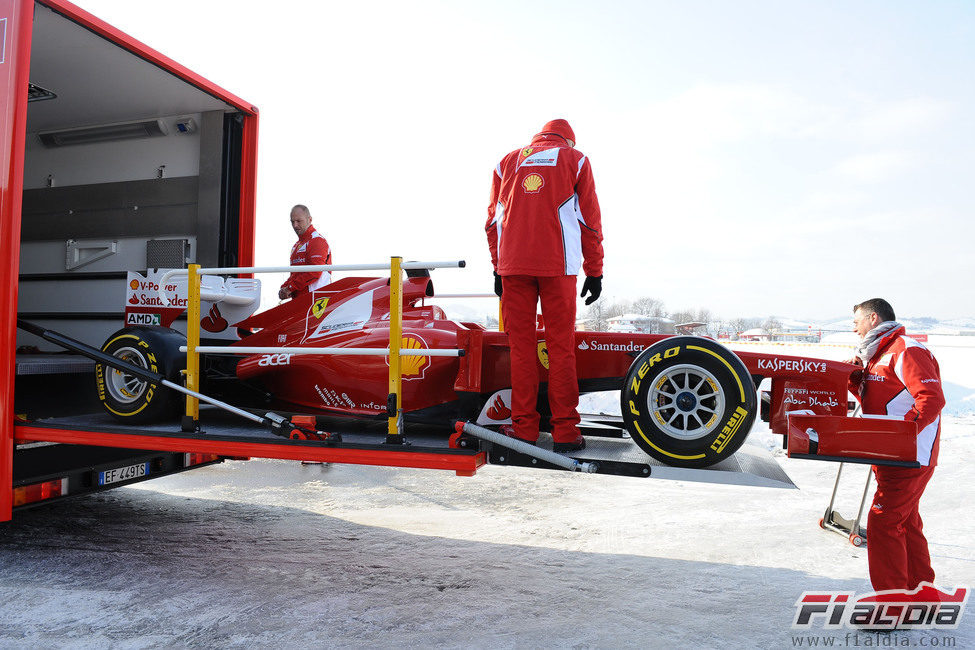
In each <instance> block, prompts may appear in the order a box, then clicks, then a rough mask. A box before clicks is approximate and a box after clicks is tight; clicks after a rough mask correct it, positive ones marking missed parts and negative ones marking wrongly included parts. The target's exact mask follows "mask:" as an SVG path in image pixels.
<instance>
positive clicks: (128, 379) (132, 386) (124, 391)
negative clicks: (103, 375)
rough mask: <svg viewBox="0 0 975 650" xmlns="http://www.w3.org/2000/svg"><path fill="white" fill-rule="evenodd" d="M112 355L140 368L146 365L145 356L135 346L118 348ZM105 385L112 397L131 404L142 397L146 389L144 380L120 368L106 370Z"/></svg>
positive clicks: (122, 402)
mask: <svg viewBox="0 0 975 650" xmlns="http://www.w3.org/2000/svg"><path fill="white" fill-rule="evenodd" d="M112 356H114V357H115V358H116V359H118V360H120V361H125V362H126V363H131V364H132V365H134V366H139V367H140V368H146V367H147V366H146V360H145V358H144V357H143V356H142V355H141V354H140V353H139V351H138V350H136V349H135V348H119V349H118V350H116V351H115V352H114V353H113V355H112ZM105 387H106V389H107V390H108V393H109V394H110V395H111V396H112V399H114V400H116V401H117V402H119V403H121V404H132V403H133V402H137V401H139V399H141V398H142V395H143V393H145V391H146V382H145V381H144V380H142V379H139V378H138V377H135V376H133V375H129V374H127V373H124V372H122V371H121V370H116V369H115V368H111V369H109V371H108V381H107V382H105Z"/></svg>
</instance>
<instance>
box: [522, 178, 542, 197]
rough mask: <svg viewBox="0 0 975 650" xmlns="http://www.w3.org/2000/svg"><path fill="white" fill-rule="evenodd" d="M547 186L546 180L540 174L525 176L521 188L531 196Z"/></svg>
mask: <svg viewBox="0 0 975 650" xmlns="http://www.w3.org/2000/svg"><path fill="white" fill-rule="evenodd" d="M543 185H545V179H544V178H542V177H541V176H539V175H538V174H529V175H528V176H525V180H523V181H522V182H521V186H522V187H524V188H525V191H526V192H528V193H529V194H534V193H535V192H537V191H539V190H540V189H542V186H543Z"/></svg>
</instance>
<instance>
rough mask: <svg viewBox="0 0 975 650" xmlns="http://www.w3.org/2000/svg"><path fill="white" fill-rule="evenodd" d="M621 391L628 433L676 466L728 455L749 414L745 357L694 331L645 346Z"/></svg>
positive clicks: (752, 402) (751, 396)
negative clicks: (742, 359)
mask: <svg viewBox="0 0 975 650" xmlns="http://www.w3.org/2000/svg"><path fill="white" fill-rule="evenodd" d="M620 393H621V394H620V398H621V407H622V411H623V419H624V421H625V423H626V429H627V431H629V432H630V436H632V438H633V441H634V442H636V444H637V445H639V447H640V448H641V449H643V450H644V451H645V452H647V453H648V454H650V455H651V456H653V457H654V458H656V459H657V460H659V461H662V462H664V463H667V464H668V465H674V466H677V467H707V466H709V465H713V464H715V463H717V462H719V461H721V460H724V459H725V458H728V457H729V456H731V455H732V454H734V453H735V452H736V451H737V450H738V448H739V447H741V445H742V443H743V442H744V441H745V438H746V437H747V436H748V432H749V431H750V430H751V428H752V422H754V420H755V413H756V402H757V400H756V396H755V385H754V383H753V382H752V378H751V376H750V375H749V373H748V369H747V368H746V367H745V364H743V363H742V362H741V359H739V358H738V357H737V356H735V354H734V353H733V352H731V351H730V350H728V349H727V348H725V347H724V346H722V345H720V344H718V343H715V342H714V341H712V340H710V339H705V338H701V337H697V336H675V337H673V338H669V339H665V340H663V341H660V342H658V343H656V344H654V345H652V346H650V347H649V348H647V349H646V350H644V351H643V352H642V353H641V354H640V356H638V357H637V358H636V360H635V361H634V362H633V364H632V365H631V366H630V370H629V372H628V373H627V375H626V379H625V383H624V385H623V389H622V390H621V391H620Z"/></svg>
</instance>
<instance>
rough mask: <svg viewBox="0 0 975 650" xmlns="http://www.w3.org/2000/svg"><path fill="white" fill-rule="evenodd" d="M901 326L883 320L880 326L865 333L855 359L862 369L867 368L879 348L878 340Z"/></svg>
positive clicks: (891, 321) (894, 322) (895, 322)
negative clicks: (861, 363) (861, 365)
mask: <svg viewBox="0 0 975 650" xmlns="http://www.w3.org/2000/svg"><path fill="white" fill-rule="evenodd" d="M900 326H901V324H900V323H898V322H897V321H895V320H885V321H884V322H883V323H881V324H880V325H877V326H876V327H875V328H873V329H872V330H870V331H869V332H867V335H866V336H864V337H863V340H862V341H860V344H859V345H858V346H857V352H856V355H857V357H859V358H860V361H862V362H863V367H864V368H866V367H867V362H869V361H870V359H872V358H873V355H874V354H876V353H877V348H878V347H880V338H881V337H882V336H883V335H884V334H886V333H887V332H889V331H890V330H892V329H895V328H897V327H900Z"/></svg>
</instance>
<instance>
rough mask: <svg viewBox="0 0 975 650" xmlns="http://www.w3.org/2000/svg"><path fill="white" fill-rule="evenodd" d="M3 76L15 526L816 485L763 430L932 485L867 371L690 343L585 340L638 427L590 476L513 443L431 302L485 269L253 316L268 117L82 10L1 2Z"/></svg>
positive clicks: (468, 341)
mask: <svg viewBox="0 0 975 650" xmlns="http://www.w3.org/2000/svg"><path fill="white" fill-rule="evenodd" d="M0 74H2V75H3V81H2V87H3V92H4V100H3V111H2V114H0V134H2V137H3V173H2V182H3V189H2V195H0V233H2V237H0V275H2V277H0V293H2V300H0V305H2V308H3V309H4V310H5V314H4V317H3V318H2V319H0V323H2V324H0V327H2V332H3V339H2V341H0V370H2V373H3V374H2V379H0V382H2V387H0V521H6V520H9V519H11V517H12V513H13V510H14V509H15V508H16V507H29V506H31V505H36V504H38V503H44V502H50V501H51V500H54V499H60V498H64V497H66V496H70V495H77V494H82V493H86V492H93V491H98V490H103V489H108V488H111V487H117V486H123V485H127V484H130V483H132V482H135V481H142V480H146V479H151V478H154V477H158V476H164V475H166V474H171V473H174V472H179V471H183V470H185V469H189V468H193V467H199V466H201V465H204V464H207V463H213V462H219V461H220V460H221V459H224V458H250V457H264V458H279V459H291V460H313V461H325V462H342V463H358V464H372V465H386V466H396V467H413V468H428V469H442V470H449V471H454V472H456V473H457V474H458V475H465V476H470V475H473V474H474V473H475V472H476V471H477V469H478V468H480V467H481V466H483V465H485V464H486V463H493V464H498V465H519V466H524V467H533V468H545V469H559V468H561V469H570V470H575V471H587V472H594V473H606V474H617V475H629V476H635V477H648V476H654V477H660V478H675V479H681V480H691V481H708V482H720V483H739V484H740V483H746V484H751V485H788V486H791V481H789V479H788V477H787V476H786V475H785V474H784V472H783V471H782V470H781V468H779V466H778V464H777V463H775V462H774V460H773V459H772V458H771V457H770V456H769V455H768V454H767V452H765V457H761V454H758V455H756V453H755V452H754V450H748V449H746V448H745V447H742V442H743V441H744V439H745V436H747V434H748V431H749V430H750V428H751V426H752V423H753V422H754V421H755V420H756V418H757V417H759V416H761V417H762V419H764V420H766V421H768V422H769V424H770V428H771V430H772V431H773V432H774V433H777V434H781V435H782V436H783V437H784V439H787V440H788V448H789V452H790V454H791V455H794V456H800V457H807V458H818V459H821V460H822V459H825V460H854V461H858V462H875V463H890V464H900V465H907V466H917V463H916V459H915V458H914V456H913V451H914V450H913V447H912V445H911V444H909V443H910V441H911V438H910V434H911V433H912V432H911V431H909V430H907V429H908V428H909V427H911V426H913V423H906V422H892V421H876V420H874V421H865V420H862V419H854V418H849V417H847V392H846V387H847V381H848V379H849V378H850V373H852V372H856V371H857V370H858V369H857V368H856V367H855V366H852V365H849V364H845V363H839V362H833V361H825V360H822V359H804V358H799V357H788V356H783V355H774V354H755V353H739V354H737V355H736V354H735V353H733V352H732V351H730V350H728V349H727V348H725V347H724V346H721V345H719V344H718V343H716V342H714V341H711V340H709V339H705V338H702V337H688V336H678V337H667V336H659V335H640V334H625V333H602V332H577V333H576V342H577V348H578V352H577V354H576V357H577V359H576V361H577V366H578V368H579V379H580V389H581V390H583V391H584V392H585V391H594V392H595V391H607V390H614V391H619V393H620V405H621V412H622V417H617V418H612V417H600V418H591V419H588V420H587V421H585V422H584V423H583V425H584V426H583V433H584V434H585V435H586V439H587V445H586V449H585V450H580V451H578V452H573V453H572V454H568V455H559V454H555V453H554V452H552V451H549V450H548V449H544V448H541V449H540V448H539V447H545V445H546V442H547V443H548V444H549V445H550V443H551V440H550V439H545V440H541V441H540V445H539V447H535V446H531V445H527V444H526V443H522V442H519V441H513V440H511V439H508V438H505V436H503V435H501V434H500V433H498V431H497V428H498V426H500V425H503V424H504V423H505V422H506V421H509V422H510V419H509V418H510V409H509V405H510V386H509V384H508V379H509V377H508V375H509V373H508V368H509V359H508V348H507V337H506V335H505V334H504V333H503V332H493V331H488V330H486V329H485V328H484V327H481V326H480V325H478V324H476V323H466V322H459V321H452V320H450V319H448V318H446V315H445V314H444V312H443V310H442V309H440V308H439V307H438V306H436V305H434V304H428V301H430V300H432V299H434V298H435V296H436V294H435V292H434V290H433V284H432V281H431V278H430V273H429V269H430V268H435V267H442V266H463V264H462V263H460V262H457V263H429V264H427V263H403V262H402V259H401V258H397V257H393V258H391V259H390V263H389V273H388V274H384V275H385V277H378V278H377V277H365V278H364V277H345V278H341V279H339V280H337V281H336V282H334V283H332V284H331V285H328V286H326V287H323V288H322V289H321V290H320V291H316V292H314V293H312V294H309V295H307V296H303V297H301V298H300V299H295V300H293V301H291V302H289V303H287V304H285V305H282V306H279V307H277V308H275V309H272V310H269V311H266V312H263V313H259V314H256V315H253V316H252V315H251V314H252V311H253V310H251V309H250V308H249V307H248V308H246V309H245V308H244V307H243V306H241V305H245V304H252V305H253V304H255V303H254V301H255V300H257V299H256V298H254V295H257V296H259V293H260V287H259V286H258V285H255V284H254V283H253V282H251V281H250V280H248V277H249V276H250V274H251V273H252V272H255V273H256V272H258V271H260V269H255V268H254V267H253V260H254V224H255V182H256V166H257V133H258V128H257V125H258V113H257V109H256V108H254V107H253V106H251V105H250V104H249V103H248V102H245V101H243V100H242V99H240V98H238V97H236V96H234V95H233V94H231V93H229V92H227V91H225V90H223V89H222V88H220V87H218V86H216V85H214V84H213V83H211V82H209V81H207V80H205V79H202V78H201V77H199V76H197V75H195V74H193V73H192V72H190V71H189V70H187V69H185V68H184V67H182V66H180V65H179V64H177V63H175V62H173V61H171V60H170V59H168V58H167V57H165V56H163V55H162V54H160V53H158V52H156V51H154V50H152V49H151V48H149V47H147V46H146V45H144V44H142V43H140V42H138V41H136V40H134V39H132V38H131V37H129V36H127V35H125V34H123V33H121V32H119V31H118V30H116V29H114V28H113V27H111V26H110V25H107V24H105V23H104V22H102V21H100V20H98V19H97V18H95V17H94V16H92V15H90V14H88V13H86V12H85V11H83V10H82V9H80V8H79V7H76V6H75V5H72V4H70V3H68V2H64V1H63V0H0ZM366 268H368V269H370V270H377V267H376V266H369V265H363V266H359V267H352V266H350V267H349V268H346V269H341V268H331V269H329V270H336V271H342V270H347V271H348V270H363V269H366ZM264 270H269V269H264ZM402 271H406V273H407V277H406V279H405V280H404V279H403V278H402V275H401V273H402ZM174 273H176V274H177V275H178V274H182V279H181V280H179V281H176V280H173V281H172V282H169V281H168V280H164V279H163V278H171V277H172V278H175V277H176V276H174V275H173V274H174ZM201 278H202V280H201ZM206 278H210V280H207V279H206ZM181 282H182V284H180V283H181ZM177 287H182V288H177ZM174 291H176V292H179V291H186V292H187V294H186V295H184V296H183V297H179V298H178V299H175V300H174V301H172V302H171V299H173V298H176V297H175V296H174V295H173V294H174ZM255 292H256V293H255ZM238 299H239V300H238ZM207 300H209V301H210V302H209V304H210V307H209V308H208V309H206V310H204V311H201V304H208V303H206V301H207ZM235 300H236V303H235ZM201 301H202V302H201ZM248 301H250V303H248ZM234 305H236V306H234ZM185 308H188V312H187V314H185V315H184V314H183V311H184V309H185ZM221 309H223V310H224V311H223V312H221V311H220V310H221ZM234 310H237V311H236V312H235V311H234ZM232 313H237V315H236V316H231V315H230V314H232ZM228 319H229V320H228ZM538 336H539V345H538V371H539V374H540V377H541V381H542V384H543V388H544V384H545V381H546V379H547V371H548V356H547V355H548V352H547V349H546V347H545V344H544V327H541V326H540V328H539V330H538ZM208 337H209V338H208ZM221 337H222V338H221ZM85 343H87V344H88V345H85ZM397 343H399V345H397ZM204 355H205V356H204ZM221 355H224V356H221ZM226 355H229V356H230V358H231V360H229V361H228V360H226V359H227V358H228V357H227V356H226ZM370 355H371V356H370ZM221 359H223V360H221ZM126 364H128V365H126ZM133 364H134V365H133ZM762 382H768V383H769V384H770V385H769V390H768V391H765V392H764V393H763V398H762V399H759V398H758V397H757V395H756V391H757V389H758V388H759V386H760V385H761V384H762ZM187 391H188V393H189V395H190V396H189V398H188V399H186V400H185V410H182V412H181V413H180V414H177V413H176V412H175V410H174V409H173V408H170V407H171V406H174V405H175V406H177V407H178V408H183V407H182V406H181V405H180V404H177V403H176V401H175V400H174V399H173V398H174V397H176V398H179V399H180V400H182V399H184V398H183V396H182V395H177V393H181V392H182V393H186V392H187ZM214 395H216V396H217V397H213V396H214ZM201 398H202V399H203V401H204V402H205V404H204V407H203V408H201V407H200V404H199V400H200V399H201ZM215 400H216V401H215ZM170 402H172V403H170ZM207 404H210V405H217V404H219V405H221V406H220V409H223V410H220V409H214V408H212V407H209V408H208V407H207ZM543 405H544V400H540V406H543ZM265 409H275V411H276V412H274V411H270V412H266V413H265V412H264V410H265ZM795 411H799V412H801V414H799V413H793V412H795ZM282 412H285V415H284V416H282V415H281V413H282ZM262 413H263V415H262ZM150 414H151V415H152V417H147V416H149V415H150ZM180 415H182V417H179V416H180ZM544 415H545V414H544V413H543V418H544ZM167 416H172V417H168V418H167ZM350 420H351V421H352V422H350ZM255 421H256V422H257V424H255ZM407 422H408V423H409V426H408V427H406V426H404V423H407ZM490 427H494V429H491V428H490ZM326 428H327V429H329V432H328V433H326V432H325V429H326ZM893 440H896V441H900V442H906V444H899V445H891V444H888V441H893ZM746 475H747V476H748V477H752V478H742V477H744V476H746Z"/></svg>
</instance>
